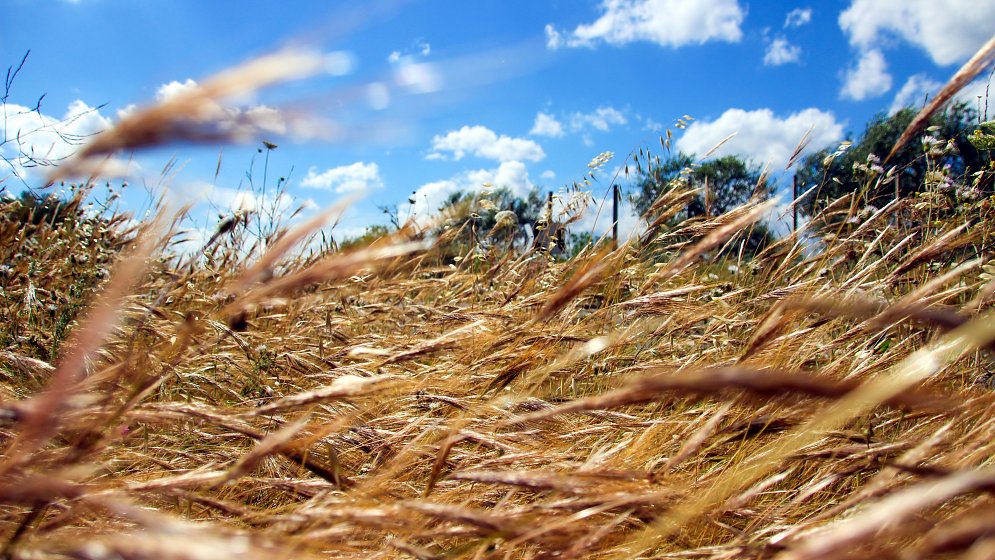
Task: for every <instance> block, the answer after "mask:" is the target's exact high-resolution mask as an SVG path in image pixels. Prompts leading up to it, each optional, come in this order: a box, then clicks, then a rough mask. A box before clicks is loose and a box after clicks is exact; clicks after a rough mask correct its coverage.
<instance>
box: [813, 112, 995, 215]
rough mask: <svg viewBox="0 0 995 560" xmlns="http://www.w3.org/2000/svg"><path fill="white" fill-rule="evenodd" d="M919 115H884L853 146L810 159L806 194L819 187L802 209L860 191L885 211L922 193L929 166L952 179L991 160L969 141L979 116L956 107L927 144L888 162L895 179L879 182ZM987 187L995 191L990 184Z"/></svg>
mask: <svg viewBox="0 0 995 560" xmlns="http://www.w3.org/2000/svg"><path fill="white" fill-rule="evenodd" d="M915 115H916V111H915V110H914V109H911V108H905V109H902V110H900V111H898V112H896V113H895V114H893V115H887V114H884V113H880V114H878V115H877V116H875V117H874V118H873V119H871V121H870V122H869V123H867V127H866V128H865V130H864V132H863V134H862V135H861V136H860V138H859V139H858V140H856V141H854V142H853V143H852V144H851V145H850V146H849V147H845V144H844V145H843V146H842V147H839V148H838V147H836V146H832V147H827V148H824V149H822V150H820V151H818V152H816V153H813V154H811V155H809V156H806V157H805V158H804V159H803V160H802V162H801V165H800V166H799V167H798V171H797V172H796V177H797V179H798V184H799V186H800V189H801V191H803V192H804V191H805V190H808V189H809V188H811V187H813V186H817V188H816V190H815V191H814V193H813V194H812V195H809V197H808V198H807V199H806V200H805V201H803V203H802V204H801V206H800V208H801V210H802V211H803V212H805V213H807V214H810V215H811V214H813V213H815V212H817V211H818V210H819V209H820V208H824V207H825V206H826V205H827V204H828V202H830V201H832V200H835V199H837V198H839V197H840V196H843V195H845V194H847V193H860V192H863V193H864V197H865V200H866V201H867V202H868V203H871V204H874V205H875V206H882V205H884V204H887V203H888V202H890V201H891V200H894V199H895V196H896V193H897V195H898V196H899V197H904V196H908V195H910V194H914V193H916V192H918V191H919V190H921V189H922V186H923V184H924V182H925V180H926V176H927V173H928V172H929V171H930V165H932V166H934V168H939V169H944V172H945V173H947V174H948V175H950V176H964V175H965V174H968V173H971V172H972V171H978V170H980V169H982V168H983V166H984V164H985V161H987V156H986V155H985V154H983V153H981V152H980V151H979V150H978V149H977V148H976V147H975V146H974V145H972V143H971V142H970V137H971V132H973V131H974V130H975V129H976V128H977V127H976V126H975V124H976V122H977V113H976V112H975V111H974V110H973V109H971V108H970V107H968V106H967V105H966V104H955V105H953V106H951V107H950V108H948V109H947V110H946V111H945V112H942V113H937V114H936V115H934V116H933V117H932V118H931V119H930V122H929V127H928V128H927V131H926V136H924V138H926V140H925V142H909V143H907V144H906V145H905V146H904V147H903V148H902V149H901V150H899V152H898V153H897V154H895V156H894V157H893V158H892V159H891V160H890V161H888V162H887V166H888V167H891V166H894V167H895V171H894V172H893V173H892V175H891V176H890V177H887V180H881V181H878V180H877V179H878V178H882V177H885V176H886V175H887V173H888V171H887V170H886V169H884V168H883V167H882V160H883V158H884V157H885V156H886V155H887V154H888V152H889V151H891V148H892V146H894V145H895V141H896V140H898V137H899V136H901V134H902V132H903V131H904V130H905V128H906V127H907V126H908V125H909V123H910V122H912V119H913V118H914V117H915ZM939 143H942V144H943V145H941V146H938V144H939ZM938 147H939V148H940V149H937V148H938ZM927 156H929V157H927ZM982 187H983V190H985V191H987V192H990V191H991V185H982Z"/></svg>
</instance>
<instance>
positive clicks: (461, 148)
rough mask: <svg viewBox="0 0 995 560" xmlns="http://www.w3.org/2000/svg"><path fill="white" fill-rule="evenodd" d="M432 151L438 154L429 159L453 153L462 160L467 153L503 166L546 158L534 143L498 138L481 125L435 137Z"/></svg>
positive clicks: (430, 155) (457, 158)
mask: <svg viewBox="0 0 995 560" xmlns="http://www.w3.org/2000/svg"><path fill="white" fill-rule="evenodd" d="M432 149H433V150H435V152H434V153H432V154H429V156H428V158H429V159H441V158H442V152H451V153H452V154H453V159H456V160H460V159H462V158H463V156H465V155H466V154H467V153H470V154H472V155H474V156H476V157H480V158H485V159H493V160H496V161H500V162H510V161H513V160H519V161H520V160H527V161H540V160H542V159H543V158H545V157H546V154H545V152H543V151H542V147H541V146H540V145H539V144H537V143H535V142H534V141H532V140H528V139H525V138H512V137H510V136H506V135H504V134H502V135H501V136H498V135H497V134H496V133H495V132H494V131H493V130H491V129H489V128H487V127H486V126H480V125H477V126H464V127H463V128H461V129H459V130H453V131H450V132H449V133H447V134H446V135H445V136H435V137H434V138H433V139H432Z"/></svg>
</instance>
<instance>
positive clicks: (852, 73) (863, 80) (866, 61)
mask: <svg viewBox="0 0 995 560" xmlns="http://www.w3.org/2000/svg"><path fill="white" fill-rule="evenodd" d="M889 89H891V74H889V73H888V63H887V62H885V60H884V55H883V54H881V51H879V50H877V49H871V50H868V51H864V52H862V53H861V55H860V59H859V60H858V61H857V66H856V67H852V68H850V69H849V70H847V71H846V77H845V78H844V81H843V89H842V90H840V95H841V96H843V97H844V98H845V99H852V100H854V101H860V100H862V99H867V98H868V97H877V96H879V95H883V94H884V93H885V92H887V91H888V90H889Z"/></svg>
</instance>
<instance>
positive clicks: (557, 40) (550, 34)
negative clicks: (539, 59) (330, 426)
mask: <svg viewBox="0 0 995 560" xmlns="http://www.w3.org/2000/svg"><path fill="white" fill-rule="evenodd" d="M545 31H546V48H549V49H558V48H560V47H562V46H563V34H562V33H560V32H559V31H557V30H556V28H555V27H553V25H552V24H549V23H547V24H546V27H545Z"/></svg>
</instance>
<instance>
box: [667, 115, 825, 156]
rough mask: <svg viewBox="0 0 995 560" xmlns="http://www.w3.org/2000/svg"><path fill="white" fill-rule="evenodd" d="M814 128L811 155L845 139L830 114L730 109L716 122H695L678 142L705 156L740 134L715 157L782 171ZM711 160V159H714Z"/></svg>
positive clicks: (810, 144)
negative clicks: (780, 114) (734, 158)
mask: <svg viewBox="0 0 995 560" xmlns="http://www.w3.org/2000/svg"><path fill="white" fill-rule="evenodd" d="M809 128H812V134H811V135H810V136H809V144H808V148H806V150H805V152H803V153H810V152H811V151H813V150H817V149H820V148H822V147H823V146H826V145H828V144H831V143H833V142H835V141H837V140H839V139H840V138H842V137H843V125H842V124H840V123H839V122H837V121H836V117H835V116H834V115H833V114H832V113H829V112H826V111H821V110H819V109H814V108H809V109H805V110H802V111H799V112H797V113H792V114H790V115H788V116H787V117H785V118H779V117H777V116H775V115H774V113H773V112H772V111H771V110H770V109H757V110H755V111H745V110H743V109H728V110H727V111H726V112H724V113H722V116H720V117H719V118H718V119H716V120H714V121H695V122H693V123H691V125H690V126H688V128H687V130H685V131H684V134H683V135H682V136H681V137H680V138H679V139H678V140H677V144H676V145H677V148H678V149H679V150H681V151H683V152H687V153H695V154H698V155H699V156H701V155H704V154H705V153H706V152H708V151H709V150H711V149H712V148H713V147H714V146H715V145H716V144H718V143H719V142H720V141H721V140H722V139H723V138H725V137H727V136H729V135H730V134H732V133H736V136H733V137H732V138H731V139H730V140H729V141H727V142H726V143H725V144H723V145H722V146H721V147H720V148H719V149H718V150H716V151H715V152H714V154H713V156H715V157H718V156H723V155H738V156H741V157H745V158H747V159H748V160H752V161H755V162H757V163H759V164H761V165H763V164H766V163H770V165H771V167H772V169H775V170H776V169H782V168H784V166H785V165H787V162H788V159H789V158H790V157H791V154H792V153H793V152H794V150H795V148H796V147H797V145H798V142H799V141H801V139H802V137H804V136H805V133H806V132H807V131H808V130H809ZM710 157H711V156H710Z"/></svg>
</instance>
